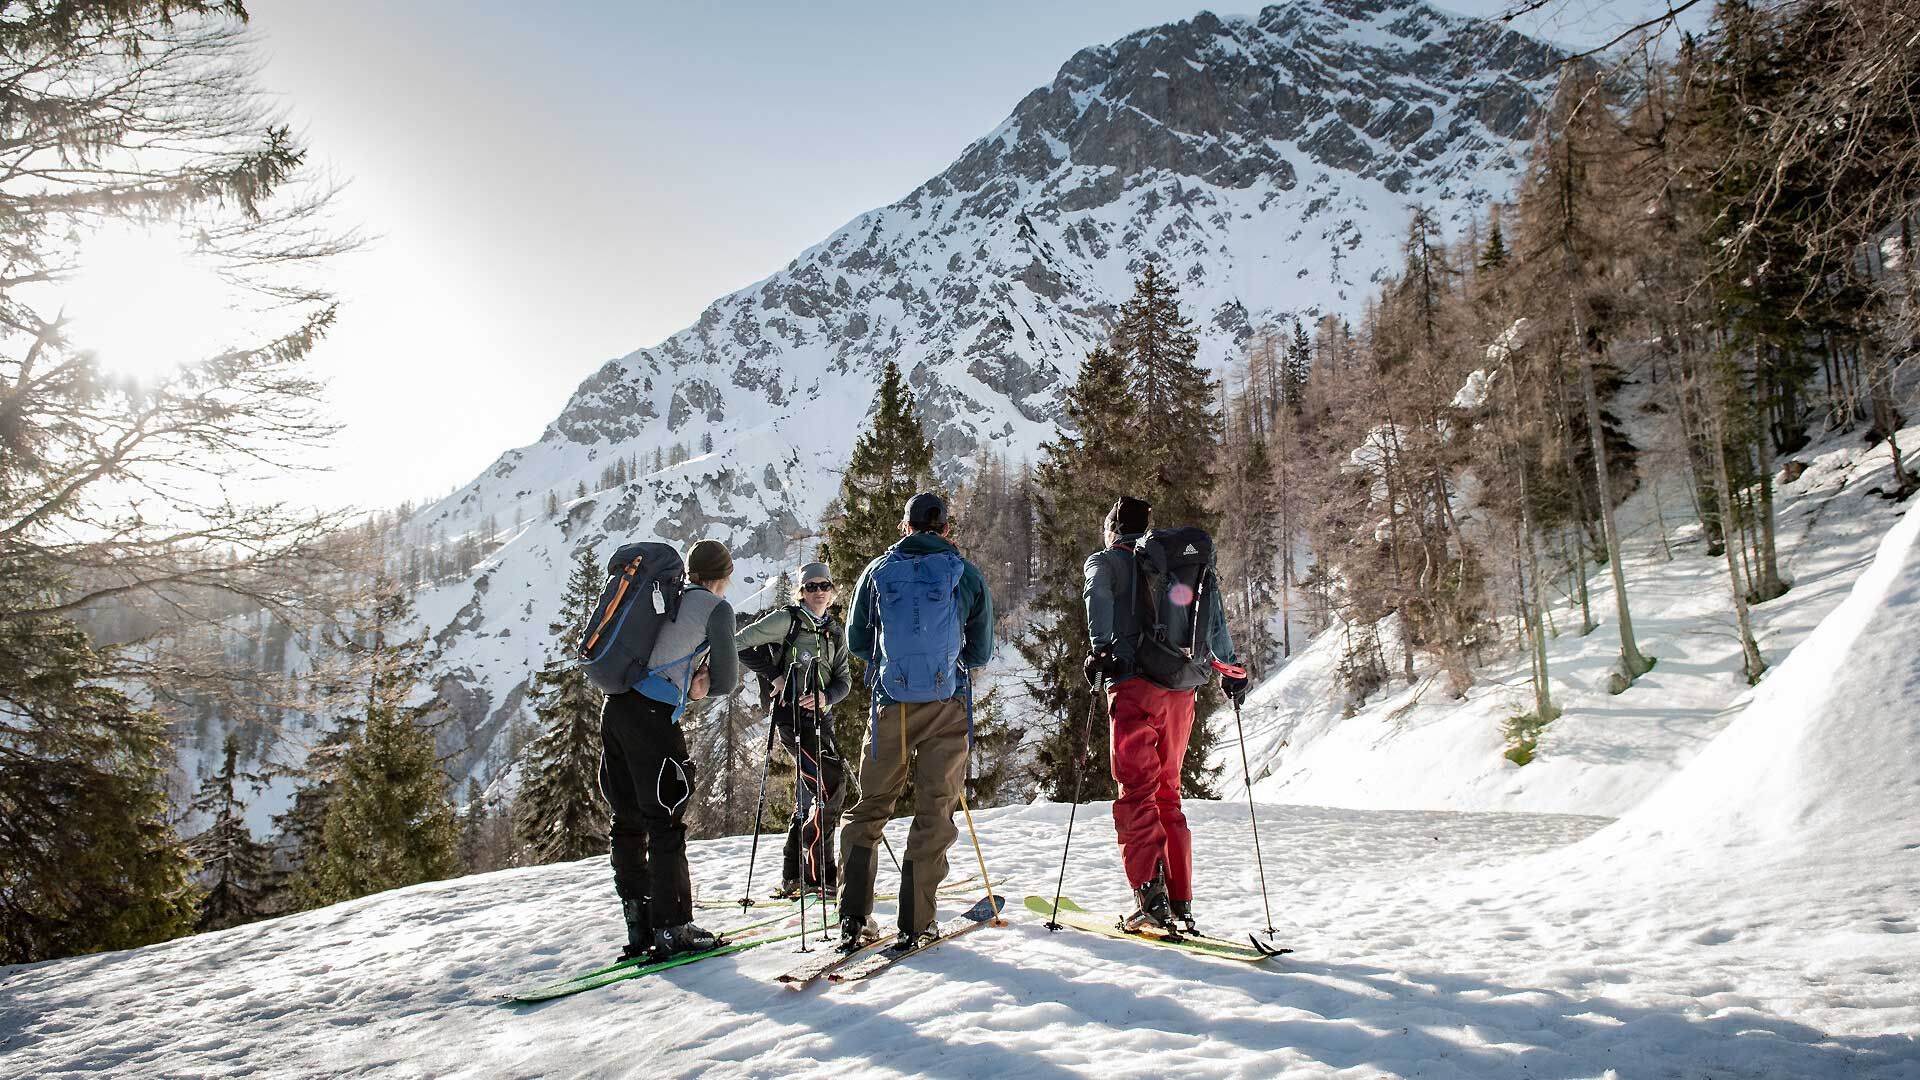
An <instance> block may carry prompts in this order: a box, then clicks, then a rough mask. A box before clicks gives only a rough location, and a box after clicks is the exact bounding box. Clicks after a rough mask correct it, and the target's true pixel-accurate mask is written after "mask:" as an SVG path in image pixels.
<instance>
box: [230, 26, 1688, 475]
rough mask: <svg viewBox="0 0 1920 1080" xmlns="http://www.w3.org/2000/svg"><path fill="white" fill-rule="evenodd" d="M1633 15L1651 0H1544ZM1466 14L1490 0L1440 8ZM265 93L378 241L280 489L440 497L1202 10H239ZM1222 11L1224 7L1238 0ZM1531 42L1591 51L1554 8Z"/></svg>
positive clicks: (348, 281)
mask: <svg viewBox="0 0 1920 1080" xmlns="http://www.w3.org/2000/svg"><path fill="white" fill-rule="evenodd" d="M1562 2H1563V3H1572V4H1576V5H1580V7H1581V9H1582V10H1585V9H1586V8H1590V7H1600V8H1604V9H1607V10H1606V13H1605V15H1604V16H1603V20H1602V21H1603V22H1605V23H1618V22H1619V21H1620V18H1619V16H1618V15H1617V14H1616V11H1615V10H1614V9H1621V10H1626V11H1638V10H1641V9H1643V8H1646V7H1649V6H1651V3H1650V0H1562ZM1447 6H1449V7H1451V8H1452V9H1454V10H1460V11H1466V12H1469V13H1481V14H1485V13H1493V12H1497V11H1499V10H1502V9H1503V8H1504V6H1505V3H1504V0H1455V2H1454V3H1452V4H1450V5H1447ZM248 7H249V9H250V10H251V11H252V14H253V26H254V29H255V30H256V31H257V33H258V34H259V36H260V40H261V47H262V51H263V54H264V57H265V62H264V65H263V68H262V72H261V81H262V83H263V84H264V85H265V86H266V87H267V88H268V89H269V90H270V91H272V92H273V93H274V94H275V95H277V96H278V97H279V99H280V100H281V101H282V102H283V103H284V107H285V109H286V111H287V114H288V119H289V120H290V121H291V122H292V123H293V125H294V126H295V128H296V130H299V131H301V132H303V133H304V135H305V137H306V139H307V141H308V143H309V145H310V146H311V148H312V152H313V156H314V160H315V161H317V162H318V163H320V164H321V165H322V166H323V167H324V168H326V169H327V170H328V171H330V172H331V173H332V174H333V175H334V176H336V177H337V178H339V179H341V180H345V181H347V182H348V185H349V186H348V188H347V190H346V191H345V193H344V194H343V195H342V197H341V199H340V202H339V210H340V212H341V216H342V218H343V219H344V220H345V221H347V222H349V223H352V224H358V225H360V226H362V227H363V228H365V229H366V230H367V232H369V233H370V234H372V236H373V242H372V243H371V244H370V245H369V247H368V248H367V249H366V250H364V251H362V252H359V253H357V254H355V255H353V256H351V257H349V258H347V259H344V260H342V261H341V262H340V263H339V264H338V267H337V273H336V276H335V281H336V284H337V291H338V292H339V294H340V297H341V299H342V300H343V302H344V306H343V309H342V313H341V318H340V321H339V323H338V326H337V328H336V329H335V330H334V331H333V333H332V335H331V336H330V337H329V338H328V340H326V341H325V342H324V343H323V344H322V345H321V346H320V348H319V350H318V352H317V353H316V360H317V362H318V363H319V365H320V367H321V369H322V371H323V372H324V373H325V374H326V375H327V377H328V378H329V379H330V380H331V383H332V386H331V394H332V401H331V404H332V411H333V413H334V415H335V417H336V418H337V419H338V420H339V421H341V422H342V423H344V424H345V430H344V432H343V433H342V435H341V437H340V440H339V446H338V448H337V450H336V452H335V453H334V455H333V462H332V465H333V468H332V471H330V472H328V473H324V474H320V475H318V476H305V477H302V478H300V480H299V482H298V485H297V486H296V487H292V488H289V489H288V491H287V492H286V493H285V495H286V496H287V497H291V498H296V499H298V500H299V501H302V502H317V503H320V504H326V505H331V504H353V505H357V506H361V507H375V506H386V505H392V504H395V503H398V502H399V501H401V500H403V499H408V498H413V499H416V500H418V499H423V498H434V497H438V496H439V495H441V494H444V493H445V492H446V491H447V490H448V489H450V488H452V487H453V486H455V485H457V484H460V483H464V482H465V481H467V480H468V479H471V478H472V477H473V476H474V475H476V474H477V473H478V472H479V471H480V470H482V469H484V468H486V467H487V466H488V465H489V464H491V463H492V461H493V460H494V459H495V458H496V457H497V456H498V455H499V454H500V453H501V452H503V451H505V450H507V449H510V448H512V447H516V446H521V445H524V444H526V443H529V442H532V441H533V440H534V439H535V438H537V437H538V436H539V433H540V431H541V429H542V428H543V427H544V426H545V425H546V423H547V422H548V421H550V420H551V419H552V418H553V417H554V416H555V415H556V414H557V413H558V411H559V410H560V408H561V406H562V405H563V404H564V403H565V402H566V399H567V397H568V395H569V394H570V393H571V392H572V390H573V388H574V387H575V386H576V385H577V384H578V383H579V381H580V380H581V379H582V378H584V377H585V376H586V375H587V374H588V373H590V372H591V371H593V370H594V369H595V368H597V367H598V366H599V365H600V364H601V363H602V362H604V361H605V360H607V359H608V358H610V357H614V356H619V355H623V354H625V353H627V352H630V351H632V350H633V349H635V348H638V347H641V346H644V345H652V344H654V343H656V342H658V341H660V340H661V339H662V338H665V337H666V336H668V335H669V334H671V333H673V332H675V331H677V330H679V329H681V328H683V327H685V326H687V325H689V324H691V323H692V322H693V321H694V319H695V317H696V316H697V315H698V314H699V312H700V310H701V309H702V308H704V307H705V306H706V305H707V304H708V303H710V302H711V301H712V300H714V299H715V298H717V297H719V296H721V295H724V294H725V293H728V292H731V291H733V290H735V289H738V288H741V287H743V286H745V285H748V284H751V283H752V282H754V281H757V280H759V279H760V278H762V277H765V276H766V275H768V274H770V273H772V272H774V271H776V270H778V269H779V268H780V267H782V266H784V265H786V263H787V262H788V260H790V259H791V258H792V257H793V256H794V255H796V254H798V253H799V252H800V251H801V250H802V249H803V248H805V247H807V246H808V245H810V244H813V243H814V242H816V241H818V240H820V239H822V238H824V237H825V236H826V235H827V234H828V233H830V232H831V231H832V230H834V229H836V228H838V227H839V226H841V225H843V224H845V223H846V222H847V221H848V220H850V219H852V218H853V217H855V216H856V215H858V214H859V213H861V212H862V211H864V210H867V209H870V208H872V207H875V206H880V205H884V204H886V203H888V202H891V201H893V200H894V199H896V198H899V197H900V196H902V195H904V194H906V193H907V192H908V191H910V190H911V189H912V188H913V187H914V186H916V185H917V184H919V183H920V182H921V181H923V180H925V179H927V178H928V177H930V176H933V175H934V174H936V173H938V172H939V171H941V170H942V169H944V168H945V167H946V166H947V165H948V164H949V163H950V162H951V161H952V160H953V158H954V157H956V156H957V155H958V154H959V152H960V150H961V149H962V148H964V147H965V146H966V144H967V143H968V142H970V141H971V140H973V139H975V138H977V137H979V136H980V135H982V134H984V133H985V132H987V131H989V130H991V129H992V128H993V127H994V126H995V125H996V124H998V123H999V122H1000V120H1001V119H1002V118H1003V117H1005V115H1006V114H1007V113H1008V112H1009V111H1011V109H1012V108H1013V106H1014V104H1015V103H1016V102H1018V101H1019V99H1020V98H1021V97H1022V96H1023V95H1024V94H1026V93H1027V91H1029V90H1031V89H1032V88H1033V87H1035V86H1039V85H1041V84H1043V83H1046V82H1049V81H1051V80H1052V78H1053V75H1054V73H1055V71H1056V70H1057V69H1058V68H1059V66H1060V65H1061V64H1062V63H1064V62H1065V61H1066V60H1067V58H1068V57H1069V56H1071V55H1072V54H1073V53H1074V51H1076V50H1077V49H1079V48H1082V47H1084V46H1087V45H1090V44H1096V43H1103V42H1107V41H1111V40H1113V39H1116V38H1119V37H1121V36H1124V35H1125V34H1127V33H1130V32H1132V31H1134V30H1137V29H1141V28H1143V27H1147V26H1151V25H1156V24H1159V23H1164V22H1168V21H1171V20H1175V19H1181V18H1186V17H1189V16H1191V15H1192V14H1194V13H1195V12H1196V11H1197V10H1199V6H1198V0H1184V2H1182V0H1080V2H1072V3H1057V4H1052V3H1048V4H1041V3H1033V2H1032V0H1026V2H1006V0H988V2H978V3H968V4H953V5H947V6H945V7H943V8H938V9H934V8H927V9H921V8H919V7H918V6H914V7H912V8H909V6H907V5H902V4H899V3H897V2H895V3H818V4H812V3H810V4H782V3H760V2H754V3H744V2H742V3H730V4H671V5H669V4H649V5H644V6H643V5H637V4H635V5H628V4H617V5H616V4H606V5H604V7H605V8H606V9H607V10H601V9H600V7H598V6H594V5H589V4H585V3H573V4H562V3H551V4H539V5H529V4H526V3H524V2H518V3H512V4H507V3H497V2H492V0H486V2H465V3H454V2H450V0H408V2H406V3H392V2H391V0H330V2H328V3H324V4H318V3H312V2H310V0H252V2H250V3H249V4H248ZM1228 10H1233V9H1228ZM1545 33H1546V35H1547V36H1550V37H1553V38H1556V39H1559V40H1565V41H1583V40H1592V39H1593V37H1594V33H1593V29H1592V27H1591V26H1581V25H1577V24H1576V23H1575V21H1574V20H1573V19H1572V18H1571V17H1570V16H1568V15H1566V14H1564V13H1563V14H1560V15H1557V16H1555V17H1554V18H1553V20H1552V22H1551V23H1550V24H1549V25H1548V26H1547V28H1546V29H1545Z"/></svg>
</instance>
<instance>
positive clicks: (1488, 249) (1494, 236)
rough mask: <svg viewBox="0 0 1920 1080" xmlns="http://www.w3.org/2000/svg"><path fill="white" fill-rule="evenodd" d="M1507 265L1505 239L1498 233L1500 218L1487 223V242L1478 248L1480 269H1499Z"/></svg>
mask: <svg viewBox="0 0 1920 1080" xmlns="http://www.w3.org/2000/svg"><path fill="white" fill-rule="evenodd" d="M1506 265H1507V241H1506V238H1505V237H1503V236H1501V235H1500V219H1499V218H1498V217H1496V218H1493V219H1492V220H1491V221H1489V222H1488V223H1487V244H1486V246H1485V247H1484V248H1482V249H1481V250H1480V263H1479V266H1480V269H1482V270H1499V269H1501V268H1502V267H1504V266H1506Z"/></svg>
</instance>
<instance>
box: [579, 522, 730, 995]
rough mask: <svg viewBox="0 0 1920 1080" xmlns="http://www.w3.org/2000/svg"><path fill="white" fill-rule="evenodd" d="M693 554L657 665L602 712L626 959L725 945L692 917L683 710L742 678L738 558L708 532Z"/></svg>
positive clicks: (604, 785)
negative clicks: (736, 614)
mask: <svg viewBox="0 0 1920 1080" xmlns="http://www.w3.org/2000/svg"><path fill="white" fill-rule="evenodd" d="M686 561H687V588H686V590H685V591H684V592H683V593H682V594H681V597H680V606H679V610H678V612H677V613H676V617H675V618H674V619H673V620H672V621H670V622H667V623H666V624H665V625H663V626H662V627H661V628H660V634H659V637H658V638H657V639H656V641H655V644H654V647H653V655H652V657H651V658H650V660H649V662H648V666H649V668H650V669H651V670H650V673H649V674H648V676H647V678H646V679H645V680H643V681H642V682H641V683H640V685H638V686H636V687H634V688H633V689H632V690H630V691H628V692H626V693H624V694H609V695H607V705H606V709H605V710H604V711H603V712H602V713H601V714H600V741H601V753H600V791H601V793H602V794H604V795H605V796H606V797H607V804H608V805H609V806H610V807H611V808H612V810H613V827H612V830H611V837H610V843H609V847H610V849H611V857H612V863H613V885H614V890H615V891H616V892H618V893H619V895H620V906H621V909H622V911H623V913H624V914H625V916H626V921H627V947H626V949H625V950H624V951H623V952H622V953H621V957H622V959H629V958H632V957H636V956H640V955H643V954H651V955H652V956H654V957H656V958H659V959H665V958H667V957H670V956H673V955H676V954H679V953H688V952H700V951H703V950H706V949H711V948H714V947H715V946H716V945H718V944H719V939H718V938H717V937H716V936H715V935H714V934H712V933H711V932H709V931H706V930H703V929H701V928H700V927H698V926H696V925H694V922H693V884H692V881H691V880H690V878H689V875H688V872H687V826H686V809H687V802H688V800H690V799H691V798H692V797H693V771H694V770H693V761H692V759H691V758H690V757H689V756H688V754H687V739H686V734H685V733H684V732H683V731H682V730H681V728H680V716H681V714H682V713H683V712H684V711H685V710H686V706H687V704H688V703H689V702H692V701H698V700H699V699H701V698H703V697H705V696H707V693H708V690H709V688H711V689H712V690H713V691H714V692H717V693H729V692H731V691H732V689H733V687H734V685H735V684H736V683H737V682H738V681H739V670H738V660H737V657H736V655H735V653H734V649H733V626H734V619H733V606H732V605H731V604H728V603H727V601H726V600H725V599H724V597H725V596H726V592H727V586H728V585H729V584H731V583H732V580H733V556H732V555H731V554H730V553H729V552H728V551H727V548H726V545H724V544H722V543H720V542H719V541H717V540H702V541H700V542H699V543H697V544H695V545H693V547H692V548H691V549H689V550H688V552H687V560H686ZM716 643H717V644H718V645H719V648H715V647H714V645H715V644H716Z"/></svg>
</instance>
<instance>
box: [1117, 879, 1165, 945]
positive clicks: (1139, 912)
mask: <svg viewBox="0 0 1920 1080" xmlns="http://www.w3.org/2000/svg"><path fill="white" fill-rule="evenodd" d="M1133 903H1134V912H1133V914H1131V915H1129V916H1127V917H1126V918H1124V919H1122V920H1120V926H1121V929H1124V930H1128V931H1134V930H1140V929H1143V928H1146V927H1157V928H1158V929H1161V930H1173V929H1174V925H1173V902H1172V901H1171V900H1169V899H1167V871H1166V868H1165V867H1161V868H1160V870H1159V872H1157V873H1155V874H1154V875H1153V880H1152V881H1149V882H1147V883H1146V884H1144V885H1136V886H1135V887H1134V890H1133Z"/></svg>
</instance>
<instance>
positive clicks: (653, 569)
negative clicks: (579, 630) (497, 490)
mask: <svg viewBox="0 0 1920 1080" xmlns="http://www.w3.org/2000/svg"><path fill="white" fill-rule="evenodd" d="M607 574H608V577H607V585H606V588H604V589H602V590H601V591H600V602H599V603H598V604H595V605H594V608H593V616H592V617H591V618H590V619H588V620H587V626H586V633H585V634H584V635H583V636H582V637H581V639H580V652H579V654H578V655H577V656H575V657H574V660H575V662H576V663H578V664H579V665H580V668H581V670H582V671H585V672H586V673H587V681H588V682H590V683H592V684H593V685H594V686H596V687H598V688H599V689H600V690H602V691H604V692H606V693H609V694H624V693H626V692H627V691H629V690H631V689H633V688H634V687H635V686H637V685H639V684H640V682H641V681H642V680H644V679H645V678H646V677H647V675H648V672H649V668H648V667H647V661H648V660H649V659H650V658H651V657H652V656H653V643H654V641H655V640H656V639H657V638H659V636H660V627H661V626H663V625H664V624H666V623H667V622H669V621H671V620H672V619H673V617H674V616H675V615H678V614H679V613H680V594H681V593H682V592H683V591H684V590H685V589H686V576H687V566H686V563H684V562H682V561H681V559H680V552H678V551H676V550H674V548H673V546H672V545H671V544H653V543H638V544H627V545H625V546H624V547H622V548H620V550H618V551H616V552H614V553H613V558H611V559H609V560H607Z"/></svg>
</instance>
